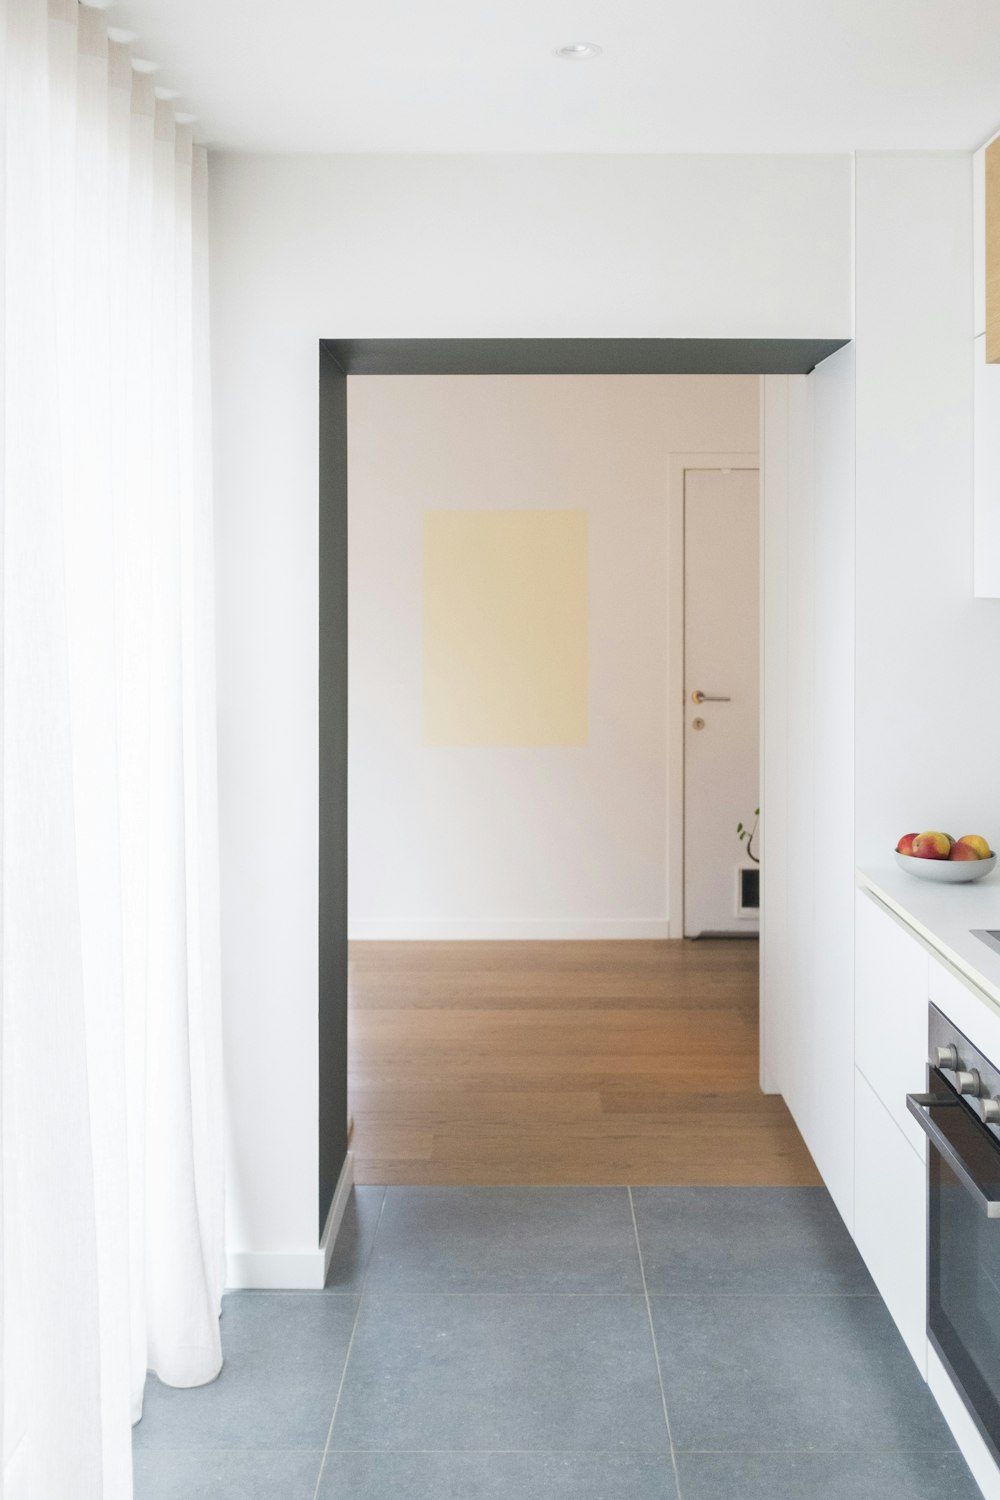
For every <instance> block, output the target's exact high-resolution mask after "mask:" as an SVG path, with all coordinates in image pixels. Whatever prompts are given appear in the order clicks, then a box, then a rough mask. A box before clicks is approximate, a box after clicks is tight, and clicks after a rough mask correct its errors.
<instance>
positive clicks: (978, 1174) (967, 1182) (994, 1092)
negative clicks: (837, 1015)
mask: <svg viewBox="0 0 1000 1500" xmlns="http://www.w3.org/2000/svg"><path fill="white" fill-rule="evenodd" d="M929 1037H930V1060H929V1062H928V1065H927V1092H926V1093H925V1094H910V1095H908V1097H907V1101H906V1102H907V1106H908V1108H909V1110H910V1112H911V1114H913V1115H915V1116H916V1118H917V1119H918V1120H919V1122H920V1124H921V1126H922V1127H923V1129H924V1130H925V1131H926V1133H927V1137H928V1152H927V1230H928V1234H927V1334H928V1337H929V1339H930V1342H931V1343H932V1345H933V1346H934V1348H935V1349H936V1350H937V1352H938V1354H939V1355H940V1356H941V1359H942V1361H943V1362H944V1364H945V1366H946V1368H947V1369H948V1371H949V1373H950V1375H951V1377H952V1379H953V1380H954V1382H955V1385H956V1387H957V1388H958V1390H959V1392H960V1393H961V1396H962V1399H963V1400H964V1402H965V1404H966V1406H967V1407H968V1409H969V1411H970V1413H971V1414H972V1417H973V1419H974V1420H975V1422H976V1425H977V1427H978V1428H979V1430H980V1432H981V1433H982V1435H983V1437H984V1438H985V1440H986V1442H987V1444H988V1445H989V1447H990V1449H991V1450H992V1452H993V1455H994V1457H995V1458H996V1459H997V1461H998V1463H1000V1068H997V1067H996V1066H995V1065H994V1064H993V1063H992V1062H990V1060H989V1059H988V1058H986V1057H984V1056H983V1054H982V1053H981V1052H980V1051H979V1050H978V1049H977V1048H976V1047H974V1046H973V1045H972V1043H971V1042H970V1041H969V1039H968V1037H966V1036H964V1035H963V1034H962V1032H961V1031H959V1030H958V1028H957V1027H956V1026H954V1025H953V1024H952V1023H951V1021H949V1020H948V1018H947V1016H945V1015H943V1014H942V1012H941V1011H939V1010H938V1009H937V1007H936V1006H934V1005H932V1006H931V1007H930V1022H929Z"/></svg>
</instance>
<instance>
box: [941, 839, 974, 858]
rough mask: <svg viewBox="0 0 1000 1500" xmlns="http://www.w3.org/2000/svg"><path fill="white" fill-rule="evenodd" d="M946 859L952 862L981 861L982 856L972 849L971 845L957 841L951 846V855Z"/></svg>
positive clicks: (961, 840)
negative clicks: (952, 860)
mask: <svg viewBox="0 0 1000 1500" xmlns="http://www.w3.org/2000/svg"><path fill="white" fill-rule="evenodd" d="M948 858H949V859H954V860H963V859H982V855H981V854H980V853H979V850H978V849H973V847H972V845H971V844H970V843H967V842H966V840H965V839H957V840H956V841H955V843H954V844H952V846H951V853H950V854H949V855H948Z"/></svg>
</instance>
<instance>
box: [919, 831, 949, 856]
mask: <svg viewBox="0 0 1000 1500" xmlns="http://www.w3.org/2000/svg"><path fill="white" fill-rule="evenodd" d="M910 852H911V853H912V855H913V857H914V859H947V858H948V855H949V854H950V853H951V839H950V838H949V837H948V835H947V834H946V833H918V834H917V836H916V838H915V839H914V840H913V848H912V850H911V851H910Z"/></svg>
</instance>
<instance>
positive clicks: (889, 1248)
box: [854, 1072, 927, 1378]
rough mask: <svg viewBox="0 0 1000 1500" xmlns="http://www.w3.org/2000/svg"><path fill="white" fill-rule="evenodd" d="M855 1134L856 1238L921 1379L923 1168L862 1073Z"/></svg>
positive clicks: (924, 1366)
mask: <svg viewBox="0 0 1000 1500" xmlns="http://www.w3.org/2000/svg"><path fill="white" fill-rule="evenodd" d="M854 1132H855V1134H854V1140H855V1146H854V1149H855V1159H854V1240H855V1243H856V1244H857V1247H858V1249H859V1250H860V1252H861V1254H862V1256H863V1258H864V1261H865V1264H866V1266H867V1267H868V1269H869V1271H870V1272H871V1274H872V1280H873V1281H874V1282H875V1285H876V1286H877V1287H878V1289H879V1291H880V1292H881V1293H882V1296H883V1298H884V1299H885V1304H886V1306H887V1307H888V1309H889V1312H890V1313H891V1314H892V1318H893V1321H894V1322H895V1324H896V1327H897V1328H898V1329H899V1331H900V1333H901V1334H902V1335H903V1339H904V1340H905V1342H906V1347H907V1348H908V1349H909V1351H910V1353H911V1354H912V1355H913V1358H914V1359H915V1360H916V1362H917V1366H918V1368H919V1370H920V1373H921V1374H922V1375H923V1376H924V1377H925V1378H926V1375H927V1211H926V1191H927V1189H926V1168H925V1166H924V1163H923V1161H922V1160H921V1159H920V1157H919V1156H918V1155H917V1153H916V1152H915V1151H914V1149H913V1147H912V1146H911V1145H910V1143H909V1141H908V1140H907V1139H906V1138H905V1137H904V1135H903V1133H902V1131H901V1130H900V1129H899V1127H898V1126H897V1124H896V1122H895V1120H894V1119H893V1118H892V1117H891V1115H890V1114H889V1111H888V1110H887V1109H886V1107H885V1105H884V1104H883V1103H882V1101H881V1100H880V1099H879V1098H878V1097H877V1096H876V1094H875V1093H874V1092H873V1090H872V1089H871V1088H870V1086H869V1084H868V1082H867V1080H866V1079H865V1077H864V1076H863V1074H861V1073H860V1072H857V1073H856V1074H855V1092H854Z"/></svg>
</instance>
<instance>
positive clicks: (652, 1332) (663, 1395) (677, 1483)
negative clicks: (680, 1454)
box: [627, 1187, 682, 1500]
mask: <svg viewBox="0 0 1000 1500" xmlns="http://www.w3.org/2000/svg"><path fill="white" fill-rule="evenodd" d="M627 1192H628V1206H629V1212H630V1213H631V1215H632V1231H633V1233H634V1235H635V1249H636V1254H637V1255H638V1257H639V1274H640V1276H641V1277H642V1291H643V1296H644V1297H645V1299H646V1317H647V1318H648V1320H649V1336H650V1338H651V1339H652V1341H653V1359H654V1360H655V1361H656V1378H657V1379H658V1380H659V1382H660V1400H661V1402H662V1403H663V1420H664V1422H665V1423H666V1426H667V1441H668V1442H669V1444H670V1464H671V1467H672V1469H673V1471H674V1489H675V1490H676V1491H677V1500H682V1496H681V1476H680V1473H679V1472H678V1468H677V1450H676V1449H675V1447H674V1434H673V1429H672V1428H671V1426H670V1413H669V1411H668V1410H667V1392H666V1389H665V1387H664V1384H663V1370H662V1368H661V1366H660V1351H659V1348H658V1346H657V1343H656V1329H655V1327H654V1326H653V1308H652V1305H651V1303H650V1300H649V1287H648V1286H647V1285H646V1267H645V1265H644V1263H643V1259H642V1245H641V1243H640V1241H639V1224H638V1221H637V1220H636V1217H635V1200H634V1199H633V1197H632V1189H631V1187H629V1188H628V1189H627Z"/></svg>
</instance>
